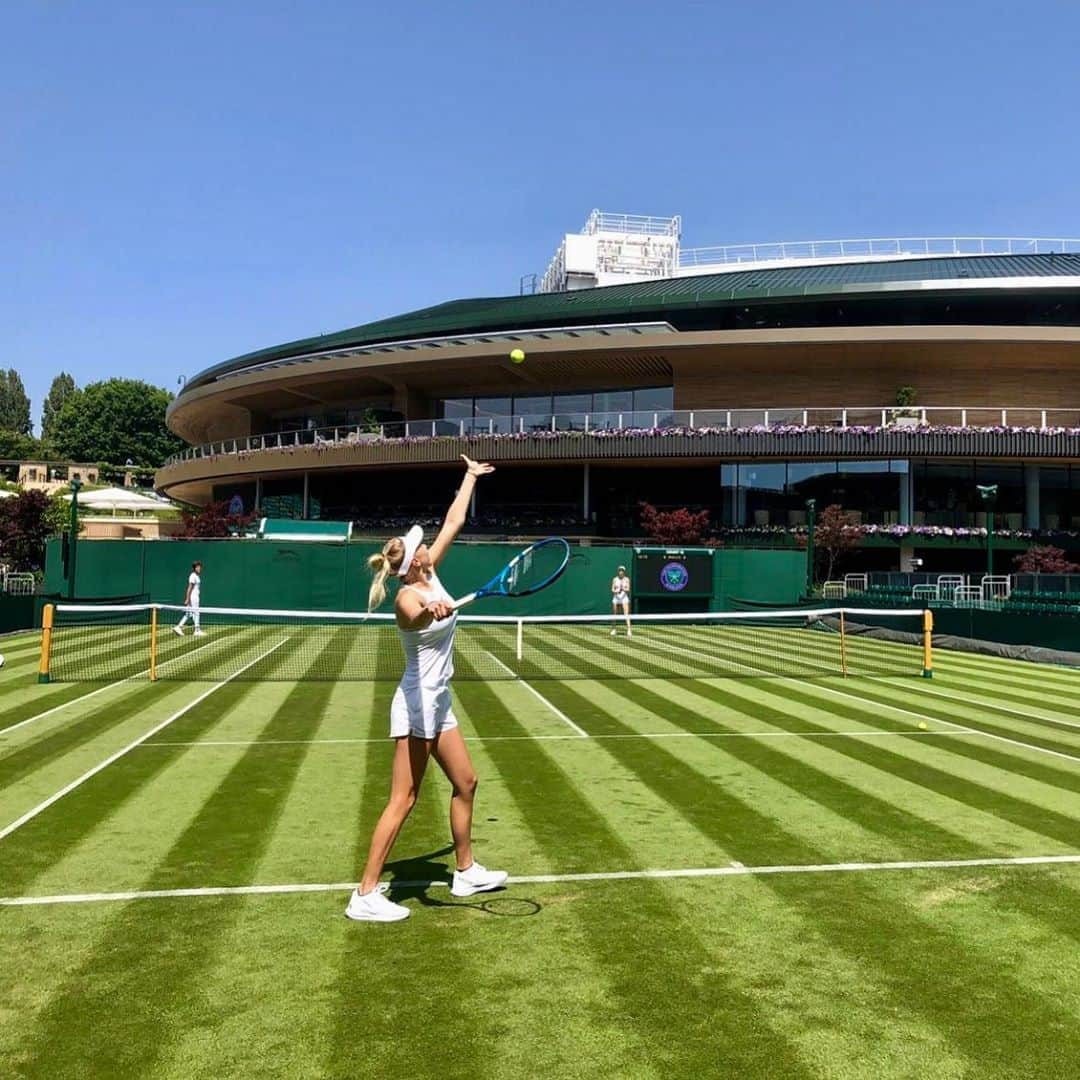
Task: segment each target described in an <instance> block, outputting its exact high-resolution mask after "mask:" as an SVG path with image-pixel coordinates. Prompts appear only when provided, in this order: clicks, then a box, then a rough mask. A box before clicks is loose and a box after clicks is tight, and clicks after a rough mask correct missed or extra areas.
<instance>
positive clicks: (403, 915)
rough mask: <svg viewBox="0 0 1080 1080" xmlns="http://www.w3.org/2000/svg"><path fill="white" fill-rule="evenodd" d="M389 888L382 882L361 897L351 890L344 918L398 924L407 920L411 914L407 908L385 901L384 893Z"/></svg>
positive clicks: (391, 901)
mask: <svg viewBox="0 0 1080 1080" xmlns="http://www.w3.org/2000/svg"><path fill="white" fill-rule="evenodd" d="M389 888H390V886H389V884H387V883H386V882H383V884H382V885H376V886H375V888H374V889H372V890H371V892H369V893H364V895H363V896H361V895H360V894H359V893H358V892H357V891H356V890H355V889H353V894H352V896H350V897H349V906H348V907H347V908H346V909H345V918H346V919H355V920H356V921H357V922H400V921H401V920H402V919H407V918H408V917H409V916H410V915H411V914H412V912H411V911H409V909H408V908H407V907H404V906H402V905H401V904H395V903H394V901H393V900H389V899H387V897H386V892H387V890H388V889H389Z"/></svg>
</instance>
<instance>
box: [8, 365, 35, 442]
mask: <svg viewBox="0 0 1080 1080" xmlns="http://www.w3.org/2000/svg"><path fill="white" fill-rule="evenodd" d="M0 431H13V432H14V433H15V434H16V435H29V434H30V432H31V431H33V425H32V424H31V423H30V399H29V398H28V397H27V396H26V388H25V387H24V386H23V381H22V379H21V378H20V377H19V373H18V372H17V371H16V370H15V369H14V368H9V369H8V370H7V371H0Z"/></svg>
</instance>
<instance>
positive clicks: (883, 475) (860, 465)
mask: <svg viewBox="0 0 1080 1080" xmlns="http://www.w3.org/2000/svg"><path fill="white" fill-rule="evenodd" d="M890 464H891V463H890V462H888V461H841V462H840V463H839V470H838V472H837V475H836V486H835V489H834V491H833V494H832V498H831V499H830V500H829V501H830V502H834V503H839V504H840V505H841V506H842V507H843V508H844V509H845V510H846V511H848V513H849V514H852V515H853V516H854V519H855V520H856V521H858V522H859V523H860V524H864V525H895V524H896V523H897V522H898V521H899V518H900V484H901V482H906V481H901V478H900V477H899V476H898V475H896V474H894V473H892V472H891V470H890Z"/></svg>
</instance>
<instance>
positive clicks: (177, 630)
mask: <svg viewBox="0 0 1080 1080" xmlns="http://www.w3.org/2000/svg"><path fill="white" fill-rule="evenodd" d="M172 632H173V633H174V634H177V635H178V636H179V637H183V636H184V628H183V627H182V626H174V627H173V628H172Z"/></svg>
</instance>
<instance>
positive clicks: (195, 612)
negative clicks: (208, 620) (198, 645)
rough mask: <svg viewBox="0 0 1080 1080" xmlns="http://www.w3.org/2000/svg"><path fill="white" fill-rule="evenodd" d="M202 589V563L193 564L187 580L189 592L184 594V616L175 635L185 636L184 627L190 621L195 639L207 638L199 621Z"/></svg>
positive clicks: (175, 630)
mask: <svg viewBox="0 0 1080 1080" xmlns="http://www.w3.org/2000/svg"><path fill="white" fill-rule="evenodd" d="M201 587H202V563H201V562H193V563H192V564H191V573H190V574H188V579H187V592H185V593H184V608H185V610H184V615H183V617H182V618H181V620H180V621H179V622H178V623H177V624H176V625H175V626H174V627H173V633H174V634H179V635H180V636H181V637H183V636H184V626H185V624H186V623H187V621H188V619H190V620H191V621H192V623H193V624H194V626H195V634H194V636H195V637H206V634H204V633H203V629H202V624H201V622H200V621H199V591H200V589H201Z"/></svg>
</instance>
